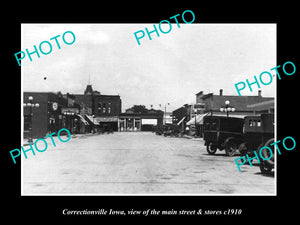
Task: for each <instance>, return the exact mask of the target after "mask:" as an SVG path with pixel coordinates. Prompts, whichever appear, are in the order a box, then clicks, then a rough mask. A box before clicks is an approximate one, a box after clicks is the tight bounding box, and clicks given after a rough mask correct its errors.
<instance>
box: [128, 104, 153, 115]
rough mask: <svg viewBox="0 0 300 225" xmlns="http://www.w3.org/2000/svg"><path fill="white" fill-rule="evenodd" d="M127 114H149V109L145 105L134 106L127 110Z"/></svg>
mask: <svg viewBox="0 0 300 225" xmlns="http://www.w3.org/2000/svg"><path fill="white" fill-rule="evenodd" d="M126 112H133V113H147V112H148V109H147V108H146V106H144V105H134V106H132V107H131V108H129V109H126Z"/></svg>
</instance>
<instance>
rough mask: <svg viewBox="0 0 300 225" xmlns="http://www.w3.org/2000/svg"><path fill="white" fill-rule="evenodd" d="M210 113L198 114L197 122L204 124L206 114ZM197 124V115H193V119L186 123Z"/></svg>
mask: <svg viewBox="0 0 300 225" xmlns="http://www.w3.org/2000/svg"><path fill="white" fill-rule="evenodd" d="M207 114H209V113H205V114H199V115H197V116H196V124H203V117H204V116H206V115H207ZM192 124H195V117H192V119H190V121H188V122H187V123H186V125H188V126H189V125H192Z"/></svg>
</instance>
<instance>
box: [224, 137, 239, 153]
mask: <svg viewBox="0 0 300 225" xmlns="http://www.w3.org/2000/svg"><path fill="white" fill-rule="evenodd" d="M236 150H237V145H236V143H235V142H234V141H232V140H231V141H228V142H227V144H226V146H225V152H226V155H227V156H234V154H235V152H236Z"/></svg>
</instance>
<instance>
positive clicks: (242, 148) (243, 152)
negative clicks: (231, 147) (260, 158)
mask: <svg viewBox="0 0 300 225" xmlns="http://www.w3.org/2000/svg"><path fill="white" fill-rule="evenodd" d="M239 152H240V153H241V155H242V156H245V155H246V154H247V152H248V147H247V142H243V143H242V144H240V146H239Z"/></svg>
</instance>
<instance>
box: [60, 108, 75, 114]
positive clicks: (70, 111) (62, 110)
mask: <svg viewBox="0 0 300 225" xmlns="http://www.w3.org/2000/svg"><path fill="white" fill-rule="evenodd" d="M61 113H74V114H75V113H77V114H78V113H79V109H78V108H61Z"/></svg>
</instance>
